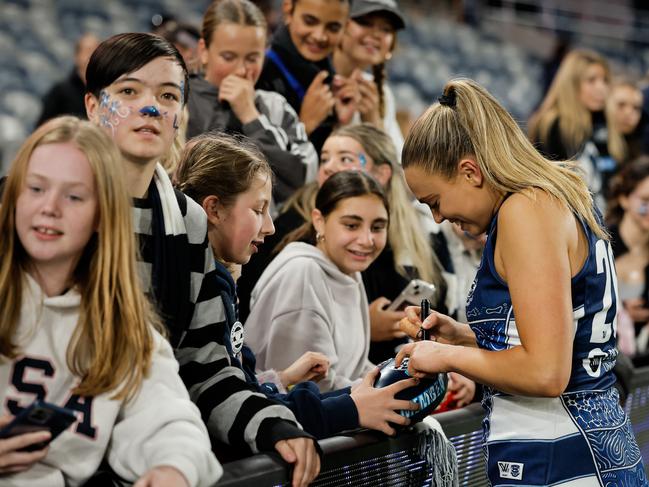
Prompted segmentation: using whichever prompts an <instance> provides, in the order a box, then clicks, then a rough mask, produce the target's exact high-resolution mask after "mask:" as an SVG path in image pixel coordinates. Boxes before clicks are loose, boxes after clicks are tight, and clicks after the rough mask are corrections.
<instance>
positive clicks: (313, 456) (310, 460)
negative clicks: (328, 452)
mask: <svg viewBox="0 0 649 487" xmlns="http://www.w3.org/2000/svg"><path fill="white" fill-rule="evenodd" d="M314 442H315V440H312V439H311V438H291V439H290V440H281V441H278V442H277V443H275V450H277V452H278V453H279V454H280V455H281V456H282V458H283V459H284V461H285V462H288V463H293V464H294V466H293V482H292V483H291V485H292V487H306V486H307V485H309V484H310V483H311V482H313V480H314V479H315V478H316V477H317V476H318V474H319V473H320V456H319V455H318V452H317V451H316V448H315V444H314Z"/></svg>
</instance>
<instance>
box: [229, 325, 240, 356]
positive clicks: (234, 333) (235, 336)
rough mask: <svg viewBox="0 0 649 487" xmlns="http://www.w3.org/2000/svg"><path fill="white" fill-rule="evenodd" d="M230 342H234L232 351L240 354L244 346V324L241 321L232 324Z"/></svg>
mask: <svg viewBox="0 0 649 487" xmlns="http://www.w3.org/2000/svg"><path fill="white" fill-rule="evenodd" d="M230 343H231V344H232V353H233V354H234V355H238V354H239V352H240V351H241V349H242V348H243V325H242V324H241V322H240V321H235V322H234V325H232V329H231V330H230Z"/></svg>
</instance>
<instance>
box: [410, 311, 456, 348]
mask: <svg viewBox="0 0 649 487" xmlns="http://www.w3.org/2000/svg"><path fill="white" fill-rule="evenodd" d="M405 311H406V317H405V318H404V319H402V320H401V321H400V322H399V326H400V328H401V330H402V331H403V332H404V333H406V334H407V335H408V336H410V337H411V338H413V339H417V338H419V336H418V333H419V330H420V328H424V329H426V330H430V336H431V338H433V339H434V340H439V341H441V342H442V343H451V344H456V343H457V341H458V340H459V339H460V335H461V330H460V328H461V327H462V326H463V325H461V324H460V323H458V322H457V321H455V320H454V319H453V318H451V317H450V316H446V315H443V314H441V313H438V312H437V311H432V312H431V313H430V314H429V315H428V317H427V318H426V319H425V320H424V322H423V323H422V322H421V319H420V318H419V313H420V311H421V310H420V308H419V306H408V307H407V308H406V310H405ZM464 326H466V325H464Z"/></svg>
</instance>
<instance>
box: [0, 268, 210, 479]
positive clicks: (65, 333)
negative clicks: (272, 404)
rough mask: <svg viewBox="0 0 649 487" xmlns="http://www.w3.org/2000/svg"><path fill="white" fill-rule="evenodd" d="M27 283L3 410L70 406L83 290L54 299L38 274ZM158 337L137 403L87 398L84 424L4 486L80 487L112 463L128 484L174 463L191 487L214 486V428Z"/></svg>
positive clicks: (81, 404) (3, 374)
mask: <svg viewBox="0 0 649 487" xmlns="http://www.w3.org/2000/svg"><path fill="white" fill-rule="evenodd" d="M25 284H26V285H25V286H24V287H23V293H24V297H23V303H22V308H21V313H20V323H19V325H18V329H17V334H16V338H17V339H16V340H15V343H17V344H18V345H19V347H20V351H21V354H20V355H19V356H18V357H16V358H15V359H13V360H5V361H3V362H2V363H0V381H1V383H2V384H4V386H3V387H2V388H1V389H0V400H1V401H2V405H3V412H4V413H12V414H15V413H16V412H17V411H16V407H23V408H24V407H27V406H29V405H30V404H31V403H32V402H33V401H34V400H35V399H42V400H44V401H47V402H49V403H53V404H56V405H58V406H66V405H68V406H69V402H70V401H73V402H75V400H74V396H73V395H72V390H73V389H74V388H75V386H76V385H77V384H78V382H79V381H78V378H77V377H75V376H73V375H72V373H71V372H70V370H69V369H68V366H67V362H66V353H67V349H68V343H69V342H70V338H71V337H72V334H73V332H74V329H75V327H76V324H77V320H78V317H79V304H80V302H81V297H80V295H79V293H78V292H77V291H76V290H74V289H72V290H70V291H68V292H67V293H65V294H64V295H62V296H55V297H47V296H45V295H44V294H43V292H42V291H41V288H40V286H39V285H38V284H37V283H36V282H35V281H34V280H33V279H32V278H31V277H29V276H27V277H26V280H25ZM154 339H155V351H154V353H153V357H152V360H153V361H152V364H151V369H150V372H149V375H148V377H146V379H145V380H144V381H143V383H142V386H141V388H140V389H139V392H138V393H137V394H136V395H135V396H134V397H133V398H132V399H131V400H130V401H128V402H127V401H125V400H120V401H116V400H113V399H111V398H110V397H111V396H112V395H113V393H107V394H102V395H100V396H95V397H92V398H86V397H83V398H80V399H79V400H77V401H76V402H75V404H77V405H78V408H77V418H78V420H77V422H76V423H74V424H73V425H72V426H70V427H69V428H68V429H67V430H66V431H64V432H63V433H62V434H61V435H60V436H59V437H58V438H56V439H55V440H54V441H53V442H52V443H51V445H50V449H49V452H48V454H47V456H46V457H45V459H44V460H42V461H41V462H39V463H37V464H35V465H33V466H32V467H31V468H30V469H29V470H27V471H25V472H23V473H21V474H15V475H9V476H2V477H0V484H1V485H2V486H29V487H38V486H47V487H57V486H63V485H72V486H75V485H81V484H83V483H84V482H85V481H86V480H88V478H89V477H90V476H92V475H93V474H94V473H95V471H96V470H97V468H98V467H99V464H100V463H101V461H102V459H103V458H106V459H107V460H108V462H109V464H110V465H111V467H112V468H113V469H114V470H115V472H116V473H117V474H118V475H120V476H121V477H123V478H124V479H126V480H130V481H135V480H136V479H137V478H138V477H139V476H141V475H142V474H144V473H145V472H146V471H147V470H149V469H151V468H153V467H155V466H162V465H168V466H172V467H175V468H177V469H178V470H179V471H180V472H182V473H183V475H184V476H185V477H186V479H187V480H188V481H189V484H190V485H191V486H208V485H213V484H214V482H216V480H217V479H218V478H219V477H220V476H221V473H222V468H221V465H220V464H219V463H218V461H217V460H216V458H215V457H214V455H213V454H212V452H211V447H210V441H209V437H208V435H207V430H206V428H205V426H204V424H203V421H202V420H201V417H200V414H199V412H198V409H197V408H196V406H195V405H194V404H193V403H192V402H191V401H190V399H189V395H188V393H187V390H186V389H185V387H184V385H183V383H182V381H181V379H180V377H179V376H178V362H176V359H175V358H174V355H173V352H172V351H171V347H170V345H169V344H168V343H167V341H166V340H164V339H163V338H162V337H161V336H160V335H159V334H157V333H156V334H155V338H154ZM39 396H42V397H39ZM12 409H13V410H14V411H11V410H12Z"/></svg>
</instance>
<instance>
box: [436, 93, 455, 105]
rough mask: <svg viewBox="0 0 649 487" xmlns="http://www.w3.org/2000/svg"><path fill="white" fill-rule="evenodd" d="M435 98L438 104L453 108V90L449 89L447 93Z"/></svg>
mask: <svg viewBox="0 0 649 487" xmlns="http://www.w3.org/2000/svg"><path fill="white" fill-rule="evenodd" d="M437 100H438V101H439V104H440V105H444V106H446V107H450V108H455V90H449V92H448V95H442V96H440V97H439V98H438V99H437Z"/></svg>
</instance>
